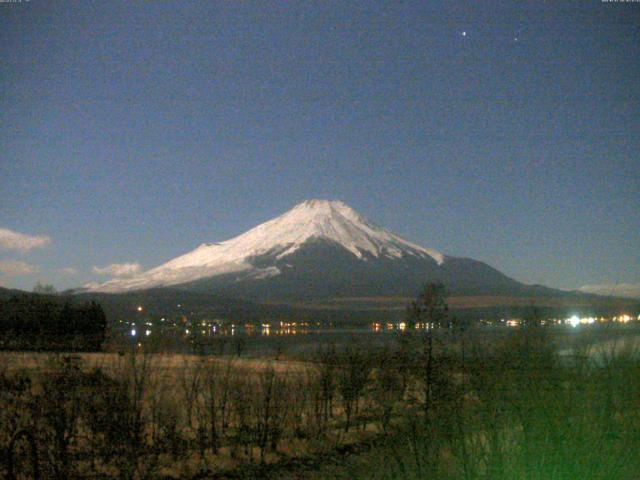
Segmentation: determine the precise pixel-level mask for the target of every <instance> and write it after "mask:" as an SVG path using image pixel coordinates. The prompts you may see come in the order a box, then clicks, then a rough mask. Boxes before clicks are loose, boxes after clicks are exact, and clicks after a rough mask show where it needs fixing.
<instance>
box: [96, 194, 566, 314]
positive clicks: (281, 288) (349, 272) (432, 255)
mask: <svg viewBox="0 0 640 480" xmlns="http://www.w3.org/2000/svg"><path fill="white" fill-rule="evenodd" d="M429 281H436V282H442V283H444V284H445V286H446V287H447V289H448V291H449V292H450V293H452V294H458V295H496V294H498V295H514V294H529V293H533V291H534V290H535V291H536V292H537V293H540V290H541V289H542V290H548V291H549V292H553V291H554V290H552V289H545V288H544V287H537V286H536V287H534V286H527V285H525V284H522V283H520V282H517V281H516V280H513V279H511V278H509V277H507V276H506V275H504V274H502V273H501V272H499V271H498V270H496V269H494V268H492V267H490V266H489V265H487V264H485V263H483V262H479V261H477V260H472V259H468V258H459V257H452V256H448V255H444V254H442V253H440V252H438V251H436V250H433V249H430V248H425V247H422V246H419V245H416V244H413V243H411V242H408V241H406V240H404V239H402V238H400V237H398V236H397V235H394V234H393V233H391V232H389V231H388V230H386V229H384V228H382V227H380V226H378V225H376V224H374V223H372V222H370V221H369V220H367V219H365V218H364V217H363V216H361V215H360V214H358V213H357V212H356V211H355V210H353V209H352V208H351V207H349V206H348V205H346V204H344V203H342V202H339V201H328V200H308V201H305V202H303V203H300V204H298V205H296V206H295V207H294V208H292V209H291V210H289V211H288V212H286V213H284V214H283V215H281V216H279V217H277V218H274V219H273V220H270V221H268V222H266V223H263V224H261V225H258V226H257V227H255V228H253V229H251V230H249V231H248V232H246V233H244V234H242V235H239V236H237V237H235V238H232V239H230V240H226V241H223V242H220V243H204V244H202V245H200V246H199V247H197V248H196V249H195V250H193V251H191V252H189V253H187V254H185V255H182V256H180V257H177V258H175V259H173V260H170V261H168V262H167V263H164V264H162V265H160V266H158V267H155V268H152V269H150V270H147V271H145V272H142V273H140V274H138V275H136V276H133V277H129V278H115V279H112V280H109V281H107V282H104V283H99V284H96V283H94V284H89V285H85V287H84V289H85V291H88V292H105V293H123V292H131V291H139V290H147V289H152V288H153V289H157V288H165V287H171V288H172V289H180V290H188V291H194V292H201V293H216V294H218V293H219V294H225V295H231V296H235V297H240V298H246V299H251V300H259V301H278V300H287V301H289V300H294V299H295V300H309V299H320V298H341V297H342V298H353V297H376V296H386V297H391V296H400V297H405V296H413V295H415V293H416V292H417V291H418V290H419V288H420V287H421V286H422V285H424V284H425V283H426V282H429Z"/></svg>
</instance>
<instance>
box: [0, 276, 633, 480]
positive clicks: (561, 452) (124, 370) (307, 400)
mask: <svg viewBox="0 0 640 480" xmlns="http://www.w3.org/2000/svg"><path fill="white" fill-rule="evenodd" d="M424 323H427V324H429V325H430V327H432V328H430V329H424V330H413V329H412V328H411V327H412V326H413V325H414V324H424ZM408 324H409V328H408V330H407V331H406V332H405V333H399V334H398V335H397V336H396V337H395V338H394V340H393V341H391V342H388V343H387V344H385V345H369V344H365V343H363V342H361V341H358V338H357V337H356V338H355V339H353V340H352V341H350V342H346V343H343V344H341V345H340V346H335V345H331V344H324V345H321V346H319V347H318V348H317V350H316V352H315V353H314V354H313V355H311V356H310V357H309V358H306V359H304V361H295V362H294V361H290V360H284V361H256V360H250V359H246V358H242V357H241V356H238V354H235V355H222V356H212V355H207V356H205V355H176V354H171V355H168V354H162V353H154V352H153V351H152V350H151V348H150V346H149V345H147V346H146V347H145V348H146V350H144V351H142V350H139V349H132V350H131V351H130V352H129V353H126V354H121V355H118V354H84V355H76V356H71V355H65V354H20V353H5V354H3V355H4V356H3V357H2V359H1V360H2V361H1V363H0V477H3V478H9V479H17V478H53V479H73V478H87V479H89V478H91V479H98V478H101V479H111V478H119V479H133V478H135V479H143V478H144V479H146V478H149V479H156V478H163V479H166V478H184V479H196V478H197V479H204V478H228V479H230V478H278V479H279V478H344V479H350V478H355V479H359V478H362V479H370V478H378V479H395V478H408V479H418V478H434V479H459V478H462V479H487V480H489V479H491V480H493V479H541V480H542V479H545V480H546V479H603V480H604V479H630V480H631V479H635V478H638V476H639V475H640V455H638V452H639V451H640V356H639V355H638V351H637V349H636V348H635V345H637V342H635V340H636V339H637V337H635V338H633V339H631V340H634V341H629V340H630V338H628V337H625V336H624V335H623V336H621V335H619V334H620V333H623V334H624V333H626V332H627V331H628V330H626V331H621V330H620V328H621V327H618V326H611V327H608V326H597V328H585V329H584V330H583V331H582V333H579V334H576V335H575V337H574V339H573V345H572V348H571V349H568V350H566V349H563V351H562V352H560V349H559V348H558V345H557V344H556V340H557V337H556V335H555V330H553V329H551V328H547V327H544V326H541V325H540V324H539V323H538V322H537V321H535V319H532V320H530V321H528V322H527V323H526V324H525V325H524V326H523V327H522V328H521V329H517V330H516V329H512V330H510V331H505V332H503V334H501V335H497V336H487V335H486V334H485V333H483V332H482V331H481V330H476V329H475V328H472V327H468V326H467V325H465V324H462V323H459V322H453V321H451V320H450V318H449V316H448V312H447V309H446V305H445V304H444V302H443V301H442V298H441V295H440V292H439V290H438V289H437V288H435V289H427V290H425V292H424V294H423V295H422V296H421V297H420V298H419V299H418V301H416V303H415V304H414V305H413V308H412V309H411V311H410V316H409V318H408ZM625 328H628V326H626V327H625Z"/></svg>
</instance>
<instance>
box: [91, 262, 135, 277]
mask: <svg viewBox="0 0 640 480" xmlns="http://www.w3.org/2000/svg"><path fill="white" fill-rule="evenodd" d="M92 271H93V273H97V274H99V275H108V276H111V277H129V276H131V275H135V274H137V273H140V272H141V271H142V266H141V265H140V264H139V263H112V264H110V265H107V266H105V267H93V269H92Z"/></svg>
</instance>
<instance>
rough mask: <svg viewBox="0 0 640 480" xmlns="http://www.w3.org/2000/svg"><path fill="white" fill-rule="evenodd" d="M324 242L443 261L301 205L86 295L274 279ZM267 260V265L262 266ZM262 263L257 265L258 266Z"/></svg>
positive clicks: (347, 216)
mask: <svg viewBox="0 0 640 480" xmlns="http://www.w3.org/2000/svg"><path fill="white" fill-rule="evenodd" d="M318 241H320V242H325V243H327V244H330V245H332V246H334V247H340V248H342V249H344V250H345V251H347V252H349V253H350V254H351V255H352V256H353V258H354V259H357V260H359V261H367V260H369V259H401V258H407V257H413V258H416V259H424V260H426V261H429V262H432V263H434V264H437V265H442V264H443V262H444V261H445V257H444V256H443V255H442V254H441V253H439V252H437V251H435V250H431V249H428V248H423V247H421V246H419V245H415V244H413V243H411V242H408V241H406V240H404V239H402V238H400V237H398V236H396V235H394V234H392V233H391V232H389V231H387V230H385V229H384V228H382V227H379V226H378V225H375V224H374V223H372V222H370V221H368V220H367V219H365V218H363V217H362V216H361V215H360V214H358V213H357V212H356V211H355V210H353V209H352V208H351V207H349V206H348V205H346V204H344V203H343V202H340V201H329V200H307V201H305V202H302V203H300V204H298V205H296V206H295V207H293V208H292V209H291V210H289V211H288V212H286V213H284V214H283V215H281V216H279V217H276V218H274V219H273V220H270V221H268V222H265V223H263V224H261V225H258V226H257V227H255V228H253V229H251V230H249V231H248V232H246V233H243V234H242V235H239V236H237V237H235V238H232V239H230V240H227V241H224V242H220V243H203V244H202V245H200V246H199V247H198V248H196V249H195V250H193V251H191V252H189V253H187V254H185V255H182V256H180V257H177V258H175V259H173V260H171V261H169V262H167V263H165V264H163V265H160V266H158V267H156V268H153V269H151V270H148V271H146V272H143V273H141V274H139V275H137V276H135V277H132V278H126V279H119V278H116V279H113V280H110V281H108V282H105V283H102V284H90V285H86V286H85V288H87V289H88V290H92V291H104V292H121V291H127V290H138V289H145V288H152V287H159V286H169V285H178V284H183V283H189V282H194V281H196V280H199V279H204V278H210V277H216V276H220V275H224V274H234V273H242V274H243V275H244V277H245V278H247V277H248V278H253V279H254V280H258V279H264V278H268V277H272V276H277V275H279V274H280V273H281V269H282V261H283V260H286V258H287V257H289V256H291V255H293V254H294V253H295V252H298V251H299V250H300V249H302V248H303V247H304V246H306V245H308V244H310V243H313V242H318ZM265 258H268V259H271V261H270V262H266V261H264V259H265ZM261 260H262V261H261Z"/></svg>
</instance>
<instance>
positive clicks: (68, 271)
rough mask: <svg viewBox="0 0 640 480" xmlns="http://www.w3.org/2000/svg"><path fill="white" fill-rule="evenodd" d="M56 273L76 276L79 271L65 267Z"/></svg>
mask: <svg viewBox="0 0 640 480" xmlns="http://www.w3.org/2000/svg"><path fill="white" fill-rule="evenodd" d="M56 271H57V272H58V273H60V274H62V275H76V274H77V273H78V270H76V269H75V268H73V267H63V268H59V269H58V270H56Z"/></svg>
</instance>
